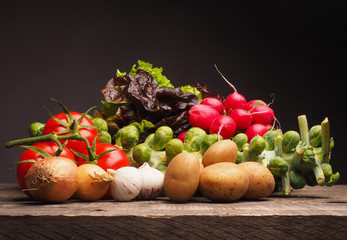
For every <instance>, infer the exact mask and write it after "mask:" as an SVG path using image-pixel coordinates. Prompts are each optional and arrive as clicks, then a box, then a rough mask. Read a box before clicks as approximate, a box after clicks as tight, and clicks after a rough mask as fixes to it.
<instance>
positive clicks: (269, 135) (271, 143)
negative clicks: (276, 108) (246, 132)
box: [263, 130, 276, 151]
mask: <svg viewBox="0 0 347 240" xmlns="http://www.w3.org/2000/svg"><path fill="white" fill-rule="evenodd" d="M275 135H276V131H275V130H270V131H267V132H266V133H265V134H264V136H263V138H264V139H265V144H266V145H265V150H267V151H272V150H274V149H275Z"/></svg>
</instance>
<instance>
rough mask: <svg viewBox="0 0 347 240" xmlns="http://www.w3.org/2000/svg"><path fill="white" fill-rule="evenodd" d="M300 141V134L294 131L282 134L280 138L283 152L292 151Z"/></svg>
mask: <svg viewBox="0 0 347 240" xmlns="http://www.w3.org/2000/svg"><path fill="white" fill-rule="evenodd" d="M299 142H300V134H299V133H298V132H296V131H288V132H286V133H285V134H283V140H282V149H283V152H286V153H289V152H292V151H293V150H294V149H295V147H296V146H297V145H298V144H299Z"/></svg>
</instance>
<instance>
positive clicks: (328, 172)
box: [322, 163, 340, 186]
mask: <svg viewBox="0 0 347 240" xmlns="http://www.w3.org/2000/svg"><path fill="white" fill-rule="evenodd" d="M322 169H323V172H324V176H325V185H326V186H332V185H334V184H335V183H336V182H337V181H338V180H339V179H340V173H339V172H337V173H335V174H334V173H333V169H332V167H331V165H330V164H329V163H323V164H322Z"/></svg>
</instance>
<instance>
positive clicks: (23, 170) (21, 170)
mask: <svg viewBox="0 0 347 240" xmlns="http://www.w3.org/2000/svg"><path fill="white" fill-rule="evenodd" d="M33 146H35V147H38V148H40V149H42V150H43V151H45V152H46V153H48V154H50V155H54V154H55V152H56V151H57V150H58V145H57V144H56V143H54V142H40V143H35V144H34V145H33ZM59 156H60V157H66V158H69V159H71V160H75V158H74V154H73V153H72V152H71V151H70V150H69V149H68V148H64V150H63V151H62V152H61V153H60V155H59ZM42 159H43V157H42V156H41V155H40V154H39V153H37V152H35V151H33V150H30V149H27V150H25V151H24V152H23V153H22V155H21V156H20V157H19V162H20V161H24V160H34V161H40V160H42ZM34 163H35V162H22V163H18V164H17V182H18V185H19V187H20V188H21V189H22V190H23V189H26V188H27V186H26V183H25V176H26V174H27V172H28V170H29V168H30V167H31V166H32V165H33V164H34ZM25 193H26V194H27V195H28V196H30V193H29V192H28V191H25Z"/></svg>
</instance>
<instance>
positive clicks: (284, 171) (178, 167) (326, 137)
mask: <svg viewBox="0 0 347 240" xmlns="http://www.w3.org/2000/svg"><path fill="white" fill-rule="evenodd" d="M216 70H217V72H218V73H219V74H220V75H221V77H222V78H223V79H224V80H225V81H226V83H227V84H228V85H230V86H231V88H232V89H233V93H231V94H230V95H228V96H227V97H226V98H225V99H224V97H221V96H219V95H215V94H213V93H211V92H210V91H209V90H208V88H207V86H206V85H203V84H200V83H194V84H192V85H190V86H181V87H174V86H173V84H172V83H171V82H170V81H169V80H168V79H167V78H166V77H165V76H164V75H162V71H163V69H162V68H157V67H154V68H153V66H152V64H150V63H146V62H143V61H140V60H139V61H138V64H137V65H136V64H135V65H133V67H132V68H131V70H130V71H129V73H126V72H121V71H119V70H117V72H116V76H115V77H113V78H112V79H111V80H109V81H108V82H107V84H106V86H105V88H103V89H102V93H103V96H104V99H103V100H102V106H101V107H100V109H96V110H95V109H94V112H93V114H92V115H93V116H91V115H90V114H89V112H90V111H91V110H92V108H91V109H88V110H87V111H86V112H84V113H79V112H73V111H69V110H68V109H67V107H66V106H65V105H64V104H63V103H61V102H60V101H58V100H55V99H52V101H54V102H55V103H57V104H59V105H60V107H61V109H62V112H61V113H59V114H56V115H53V114H52V113H50V112H49V111H48V113H49V114H50V119H49V120H48V121H47V122H46V123H41V122H34V123H32V124H31V125H30V127H29V133H30V137H29V138H24V139H19V140H14V141H10V142H7V143H6V145H5V146H6V147H13V146H20V147H22V148H24V149H25V150H24V152H23V153H22V155H21V156H20V159H19V161H18V162H17V181H18V185H19V187H20V188H21V189H22V190H23V191H24V192H25V193H26V194H27V195H28V196H29V197H31V198H33V199H36V200H38V201H43V202H54V203H56V202H63V201H66V200H68V199H69V198H72V197H74V198H77V199H79V200H81V201H97V200H100V199H109V198H113V199H114V200H116V201H131V200H133V199H139V200H147V199H155V198H157V197H159V196H163V195H164V194H165V195H166V196H167V197H168V198H169V199H170V200H172V201H174V202H185V201H188V200H189V199H190V198H192V197H193V196H194V195H195V194H197V193H199V194H201V195H202V196H203V197H206V198H207V199H209V200H211V201H214V202H233V201H236V200H239V199H244V200H254V199H259V198H264V197H268V196H270V195H271V194H272V193H273V192H274V191H281V192H283V195H284V196H289V195H290V192H291V191H292V190H293V189H300V188H303V187H305V186H306V185H309V186H316V185H319V186H324V185H325V186H332V185H334V184H335V183H336V182H337V181H338V180H339V177H340V174H339V173H338V172H336V173H334V172H333V170H332V166H331V150H332V148H333V146H334V140H333V138H332V137H331V136H330V125H329V121H328V118H325V119H324V120H323V121H322V122H321V124H320V125H314V126H312V127H311V128H309V126H308V122H307V119H306V116H305V115H301V116H299V117H298V125H299V132H297V131H294V130H289V131H286V132H284V131H283V130H282V129H280V128H278V127H277V128H275V123H276V122H277V119H276V117H275V113H274V111H273V110H272V109H271V108H270V107H269V105H270V104H266V103H265V102H264V101H263V100H251V101H248V102H247V100H246V99H245V97H244V96H243V95H242V94H240V93H238V92H237V89H236V88H235V86H234V85H232V84H231V83H230V82H229V81H228V80H227V79H226V78H225V77H224V76H223V75H222V73H221V72H220V71H219V70H218V68H217V67H216Z"/></svg>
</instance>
